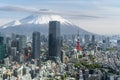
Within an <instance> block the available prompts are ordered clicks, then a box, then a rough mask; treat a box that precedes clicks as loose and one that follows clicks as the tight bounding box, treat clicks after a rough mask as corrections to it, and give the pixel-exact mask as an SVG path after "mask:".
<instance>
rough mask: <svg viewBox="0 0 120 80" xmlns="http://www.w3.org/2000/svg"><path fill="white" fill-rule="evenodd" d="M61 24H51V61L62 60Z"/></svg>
mask: <svg viewBox="0 0 120 80" xmlns="http://www.w3.org/2000/svg"><path fill="white" fill-rule="evenodd" d="M60 38H61V37H60V22H58V21H50V22H49V54H48V57H49V59H53V60H54V59H56V58H59V59H60V55H61V54H60V52H61V49H60V48H61V43H60Z"/></svg>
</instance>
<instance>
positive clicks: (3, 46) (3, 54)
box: [0, 36, 6, 60]
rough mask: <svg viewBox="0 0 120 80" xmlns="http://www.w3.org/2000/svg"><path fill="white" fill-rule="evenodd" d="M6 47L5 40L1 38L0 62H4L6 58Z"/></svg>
mask: <svg viewBox="0 0 120 80" xmlns="http://www.w3.org/2000/svg"><path fill="white" fill-rule="evenodd" d="M5 53H6V50H5V45H4V38H3V37H1V36H0V60H3V59H4V57H5Z"/></svg>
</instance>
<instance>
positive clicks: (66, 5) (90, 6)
mask: <svg viewBox="0 0 120 80" xmlns="http://www.w3.org/2000/svg"><path fill="white" fill-rule="evenodd" d="M119 4H120V1H119V0H0V26H2V25H4V24H6V23H8V22H10V21H13V20H18V19H22V18H24V17H26V16H29V15H31V14H41V15H43V14H56V15H60V16H62V17H64V18H65V19H68V20H69V21H70V22H72V23H74V24H75V25H77V26H79V27H81V28H83V29H85V30H87V31H89V32H93V33H97V34H120V31H119V28H120V26H119V24H120V23H119V21H120V9H119V8H120V5H119Z"/></svg>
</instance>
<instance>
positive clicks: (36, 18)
mask: <svg viewBox="0 0 120 80" xmlns="http://www.w3.org/2000/svg"><path fill="white" fill-rule="evenodd" d="M49 21H60V23H61V24H65V25H73V24H72V23H71V22H69V21H68V20H66V19H64V18H62V17H61V16H59V15H30V16H28V17H26V18H23V19H21V20H15V21H12V22H9V23H8V24H5V25H3V26H2V28H7V27H14V26H18V25H25V24H37V25H39V24H48V23H49Z"/></svg>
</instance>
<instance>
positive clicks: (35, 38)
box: [32, 32, 40, 59]
mask: <svg viewBox="0 0 120 80" xmlns="http://www.w3.org/2000/svg"><path fill="white" fill-rule="evenodd" d="M32 58H33V59H39V58H40V33H39V32H33V34H32Z"/></svg>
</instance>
